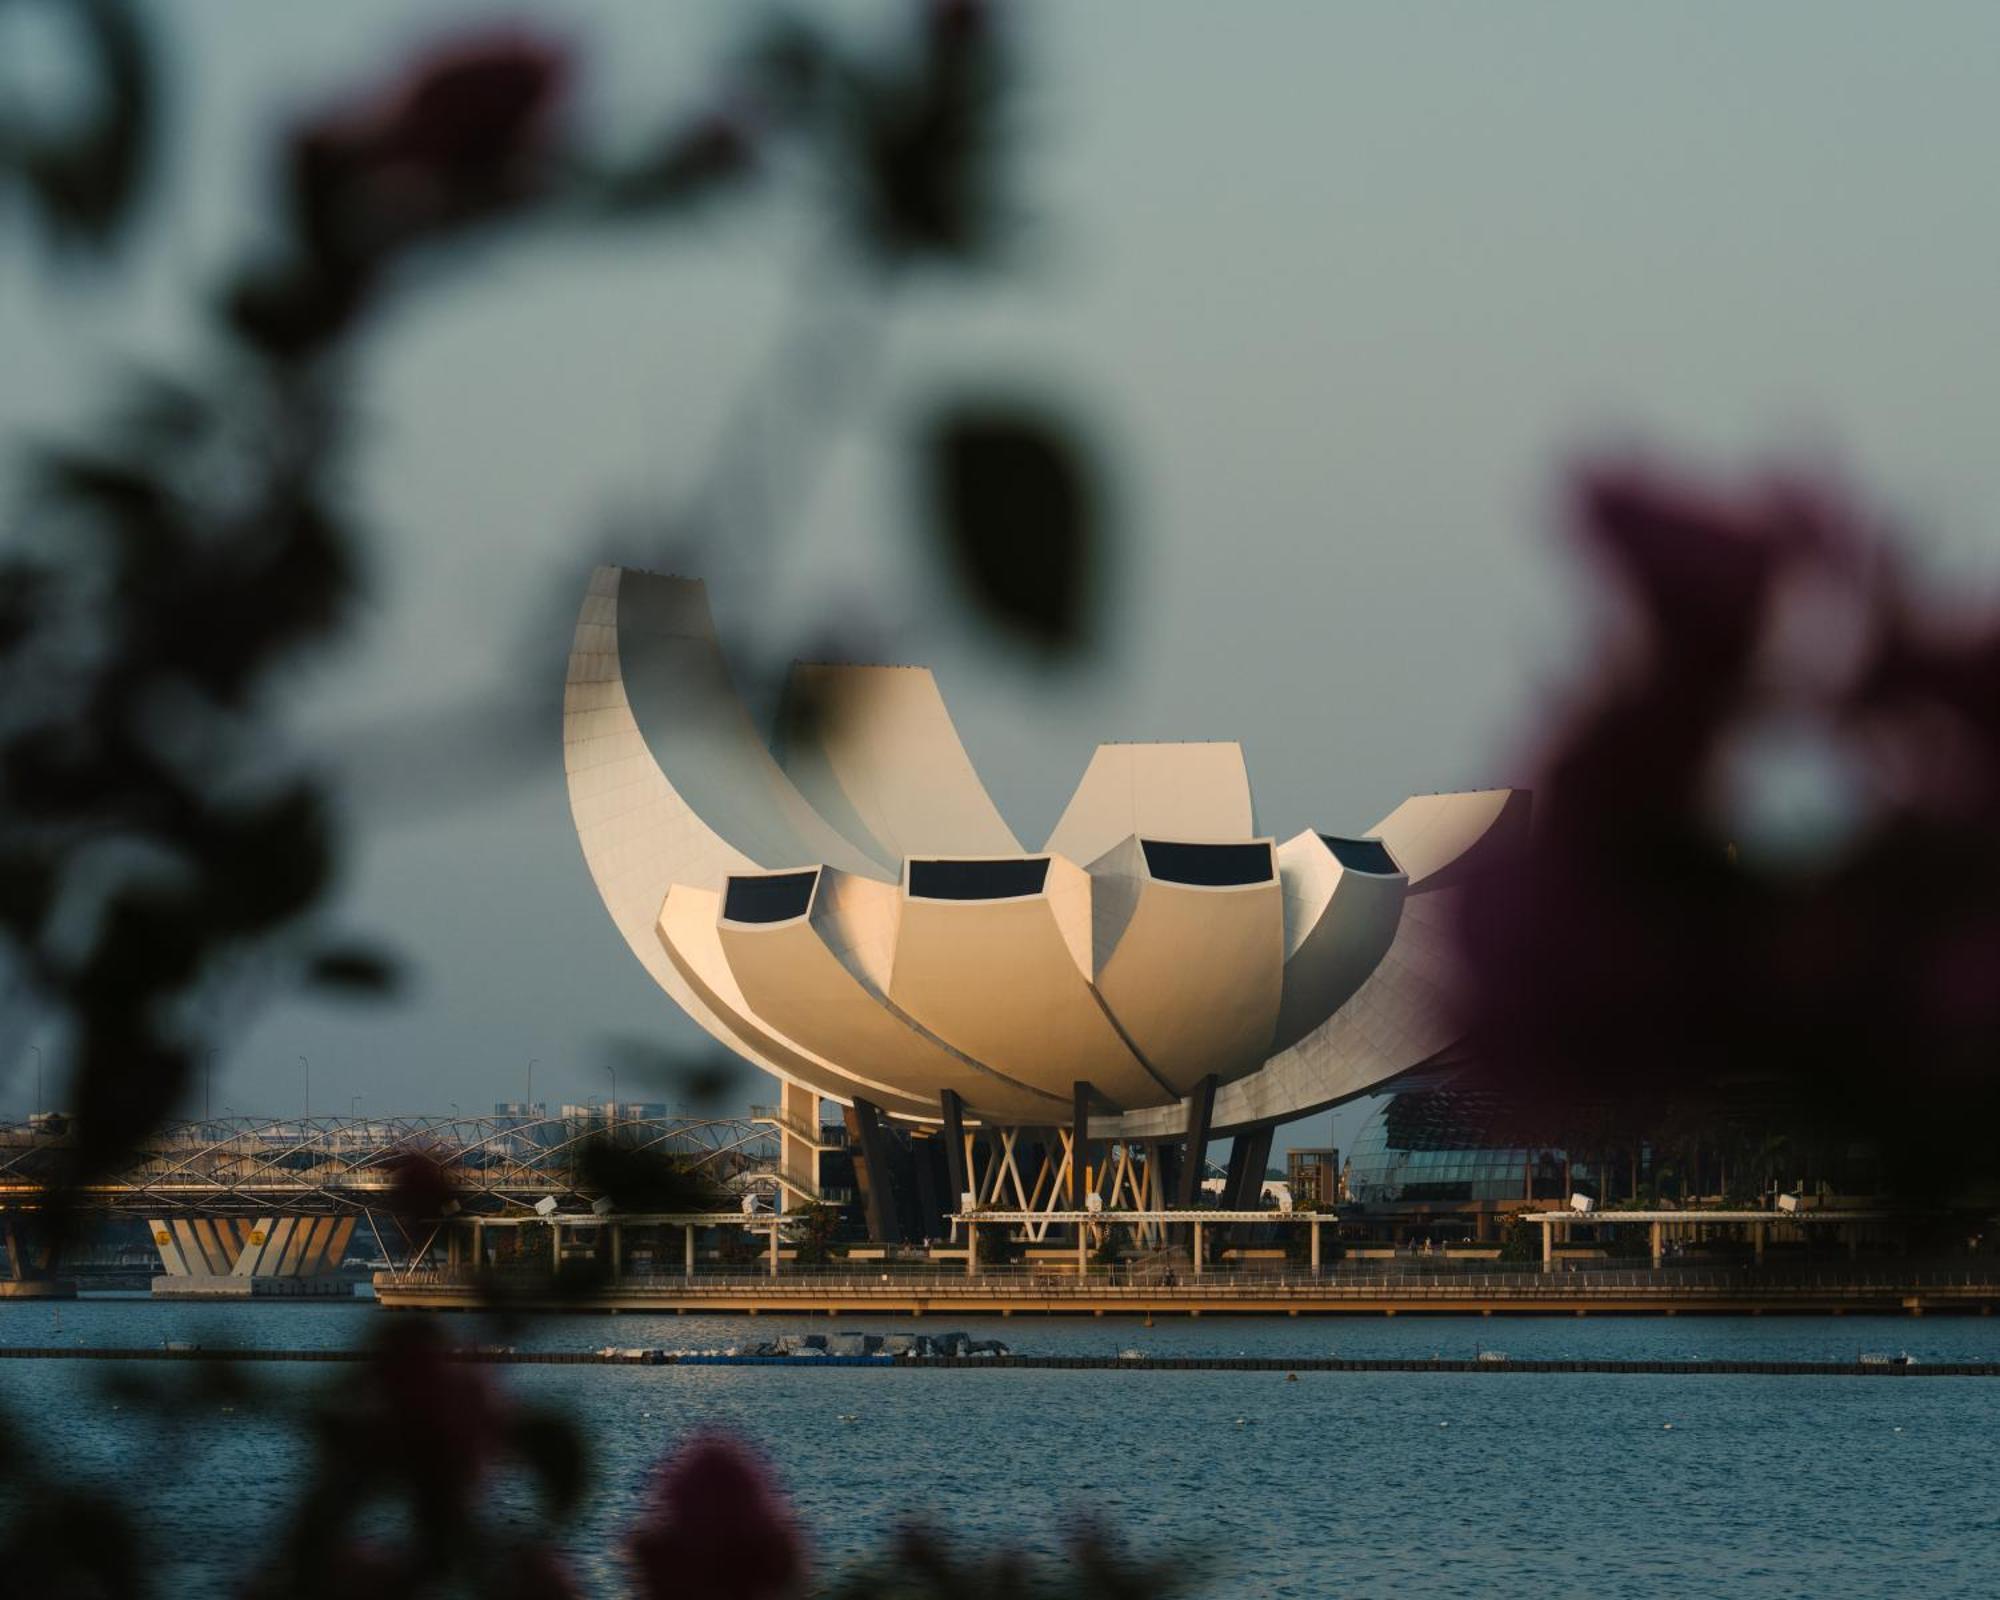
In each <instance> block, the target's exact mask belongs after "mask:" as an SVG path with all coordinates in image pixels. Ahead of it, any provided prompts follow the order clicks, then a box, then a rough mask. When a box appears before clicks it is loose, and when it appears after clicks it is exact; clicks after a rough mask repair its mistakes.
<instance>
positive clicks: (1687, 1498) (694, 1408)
mask: <svg viewBox="0 0 2000 1600" xmlns="http://www.w3.org/2000/svg"><path fill="white" fill-rule="evenodd" d="M383 1315H386V1313H382V1312H379V1311H376V1310H374V1309H372V1308H370V1307H368V1306H367V1305H365V1304H355V1305H352V1306H346V1305H341V1306H328V1305H299V1306H284V1305H265V1306H255V1307H208V1306H168V1305H154V1304H151V1303H149V1302H147V1301H144V1300H132V1301H118V1300H93V1301H80V1302H73V1303H70V1304H67V1305H63V1306H61V1307H60V1308H57V1307H54V1306H5V1307H0V1343H5V1344H16V1345H21V1344H28V1345H45V1344H54V1343H62V1344H75V1343H86V1344H93V1345H151V1344H157V1343H159V1342H160V1341H161V1340H164V1339H170V1338H171V1339H196V1340H199V1341H201V1342H202V1343H205V1344H215V1345H220V1344H232V1343H233V1344H237V1345H249V1344H255V1345H260V1346H266V1347H273V1346H283V1347H308V1346H344V1345H353V1344H358V1343H360V1342H361V1341H362V1340H363V1339H364V1338H365V1336H366V1333H367V1331H368V1327H369V1325H370V1319H371V1318H375V1317H379V1316H383ZM863 1326H865V1327H867V1328H868V1329H869V1330H870V1331H877V1332H889V1331H895V1330H897V1329H899V1328H903V1329H907V1328H911V1327H913V1326H914V1327H918V1328H919V1329H920V1330H925V1331H930V1332H933V1333H937V1332H942V1331H945V1329H946V1326H947V1325H946V1324H945V1323H944V1322H941V1321H936V1320H932V1321H929V1322H926V1323H923V1324H920V1325H913V1324H909V1323H898V1322H893V1321H883V1322H880V1323H876V1322H867V1323H864V1322H862V1321H860V1320H858V1319H848V1318H843V1319H841V1320H840V1321H839V1322H837V1323H836V1322H830V1321H827V1320H825V1319H819V1320H815V1321H812V1322H806V1321H803V1320H795V1319H782V1318H757V1319H755V1320H749V1319H733V1318H698V1317H650V1316H617V1317H604V1316H588V1317H585V1316H578V1317H548V1318H539V1319H535V1320H532V1321H530V1322H528V1323H526V1324H524V1325H521V1326H519V1327H517V1328H515V1329H513V1330H510V1331H509V1332H508V1333H507V1335H506V1338H507V1339H508V1340H509V1342H512V1343H514V1344H516V1345H519V1346H521V1347H523V1348H554V1349H594V1348H597V1347H599V1346H602V1345H605V1344H617V1345H662V1346H666V1347H668V1348H704V1347H715V1346H721V1345H727V1344H731V1343H735V1342H738V1341H741V1340H745V1339H759V1338H767V1337H770V1336H772V1335H774V1334H775V1333H778V1332H781V1331H787V1330H797V1331H824V1330H827V1329H830V1328H850V1327H863ZM950 1326H952V1327H960V1326H962V1327H964V1328H965V1329H966V1331H967V1332H970V1333H973V1334H975V1335H977V1336H981V1337H999V1338H1003V1339H1005V1340H1007V1341H1008V1342H1009V1343H1010V1344H1011V1345H1013V1347H1014V1348H1015V1349H1016V1350H1018V1351H1022V1352H1051V1353H1053V1352H1066V1351H1088V1352H1097V1353H1112V1352H1115V1351H1117V1350H1119V1349H1123V1348H1137V1349H1142V1350H1147V1351H1150V1352H1154V1353H1158V1354H1197V1353H1217V1354H1233V1353H1236V1352H1239V1351H1240V1352H1243V1353H1246V1354H1253V1355H1265V1354H1270V1355H1285V1354H1294V1355H1311V1354H1325V1353H1329V1352H1337V1353H1339V1354H1342V1355H1353V1356H1368V1355H1404V1356H1408V1355H1416V1356H1425V1355H1429V1354H1432V1353H1433V1352H1436V1353H1440V1354H1444V1355H1454V1356H1455V1355H1469V1354H1472V1353H1473V1352H1474V1351H1476V1350H1478V1349H1481V1348H1485V1349H1493V1348H1499V1349H1503V1350H1505V1351H1507V1352H1508V1353H1509V1354H1511V1355H1515V1356H1550V1357H1569V1356H1574V1357H1591V1356H1601V1357H1629V1358H1638V1359H1643V1358H1649V1357H1691V1356H1711V1357H1724V1358H1744V1359H1813V1358H1821V1359H1832V1358H1842V1359H1851V1358H1852V1357H1853V1356H1855V1355H1856V1354H1858V1353H1860V1352H1862V1351H1889V1352H1894V1351H1903V1350H1907V1351H1908V1352H1909V1353H1910V1354H1911V1355H1913V1356H1915V1357H1917V1358H1918V1359H1919V1360H1930V1361H1938V1360H1950V1359H1958V1360H2000V1320H1987V1319H1963V1320H1961V1319H1946V1318H1929V1319H1924V1320H1904V1319H1872V1318H1844V1319H1838V1320H1812V1321H1806V1320H1797V1321H1793V1320H1785V1319H1776V1318H1762V1319H1726V1320H1721V1319H1718V1320H1710V1319H1699V1318H1676V1319H1672V1320H1660V1319H1633V1320H1620V1319H1614V1318H1603V1319H1598V1318H1591V1319H1585V1320H1577V1319H1536V1320H1523V1321H1506V1320H1501V1319H1494V1320H1491V1321H1487V1320H1482V1319H1478V1318H1464V1319H1460V1318H1452V1319H1414V1318H1398V1319H1395V1320H1393V1321H1392V1320H1385V1319H1378V1320H1367V1321H1362V1320H1353V1321H1348V1320H1331V1319H1330V1320H1325V1321H1310V1320H1307V1319H1303V1318H1302V1319H1299V1320H1296V1321H1293V1320H1289V1319H1287V1320H1282V1321H1252V1320H1247V1319H1245V1320H1232V1319H1224V1318H1215V1319H1210V1318H1204V1319H1201V1320H1200V1321H1194V1322H1174V1323H1172V1324H1168V1323H1164V1322H1163V1323H1161V1324H1159V1325H1158V1326H1156V1327H1154V1328H1151V1329H1147V1328H1143V1327H1141V1326H1139V1325H1138V1324H1135V1323H1130V1322H1120V1321H1114V1320H1111V1319H1105V1320H1103V1321H1095V1320H1074V1321H1041V1320H1035V1319H1018V1320H1012V1321H1007V1322H999V1321H970V1322H965V1323H953V1324H950ZM463 1327H464V1330H465V1333H466V1336H467V1337H468V1338H473V1339H486V1338H490V1337H492V1335H491V1333H490V1331H489V1330H486V1329H483V1328H481V1327H479V1325H478V1324H476V1323H474V1322H472V1321H469V1320H468V1321H466V1322H464V1323H463ZM189 1373H190V1369H188V1368H185V1367H175V1366H168V1365H164V1364H153V1363H148V1364H138V1363H134V1364H130V1365H129V1366H128V1365H125V1364H119V1365H116V1366H108V1365H106V1364H102V1363H96V1362H56V1361H49V1362H40V1361H36V1362H19V1361H4V1362H0V1405H4V1406H5V1407H6V1408H7V1409H8V1411H9V1412H11V1413H12V1414H14V1415H15V1416H16V1417H17V1418H22V1419H24V1420H27V1421H29V1422H30V1423H31V1427H32V1433H33V1437H34V1438H35V1439H36V1441H37V1443H38V1444H39V1446H40V1447H41V1448H43V1449H45V1450H47V1451H49V1452H50V1453H51V1455H52V1457H54V1458H55V1459H60V1460H62V1461H63V1462H64V1463H65V1464H66V1465H67V1467H68V1469H69V1470H71V1471H72V1472H75V1473H78V1474H82V1475H87V1476H99V1475H101V1476H104V1477H107V1478H114V1479H116V1480H118V1481H119V1482H120V1483H121V1484H122V1485H123V1486H124V1487H126V1488H127V1489H132V1488H135V1487H143V1489H144V1491H145V1492H144V1494H143V1496H142V1498H141V1503H142V1505H143V1509H144V1514H145V1516H146V1518H147V1519H148V1522H149V1523H150V1525H151V1526H152V1527H153V1528H154V1530H155V1532H156V1535H157V1537H158V1540H159V1543H160V1545H161V1547H162V1548H163V1549H164V1550H167V1551H169V1552H170V1553H171V1557H172V1561H173V1565H172V1567H171V1569H170V1572H169V1581H168V1582H167V1583H166V1584H165V1586H164V1590H163V1592H165V1593H168V1594H172V1595H176V1596H178V1595H205V1594H211V1593H220V1592H224V1591H225V1590H226V1589H227V1587H228V1583H229V1578H230V1576H231V1574H233V1573H234V1572H235V1571H237V1570H238V1569H237V1566H236V1563H238V1562H239V1561H240V1560H241V1559H242V1557H243V1554H244V1553H245V1552H247V1551H254V1550H255V1549H257V1548H259V1545H260V1539H259V1537H258V1530H259V1529H261V1528H263V1527H265V1526H267V1525H269V1523H270V1522H271V1520H272V1519H273V1518H275V1517H277V1516H278V1515H280V1514H281V1512H282V1510H283V1509H284V1508H285V1507H286V1505H287V1504H288V1502H289V1498H290V1495H291V1493H292V1491H293V1488H294V1486H295V1483H296V1475H297V1473H298V1472H299V1470H300V1467H301V1463H302V1454H301V1449H300V1446H299V1443H298V1441H297V1439H296V1437H295V1436H294V1435H293V1434H292V1433H291V1432H290V1431H288V1430H287V1429H285V1428H284V1427H282V1426H279V1425H277V1424H275V1423H273V1422H271V1421H270V1420H268V1419H266V1418H264V1417H261V1416H259V1415H257V1414H255V1413H253V1412H249V1411H247V1410H246V1409H244V1408H239V1409H238V1410H235V1411H231V1412H223V1411H221V1410H220V1409H219V1408H215V1409H212V1410H211V1409H206V1408H203V1409H198V1410H197V1411H196V1413H195V1414H194V1415H193V1416H192V1417H191V1418H190V1419H189V1420H188V1421H187V1423H186V1424H185V1426H184V1428H183V1429H182V1431H181V1432H180V1434H179V1435H178V1436H177V1437H176V1439H175V1441H174V1444H173V1453H172V1455H171V1458H168V1457H165V1456H163V1455H162V1454H161V1453H160V1449H159V1445H160V1437H159V1435H158V1433H157V1431H156V1424H155V1423H154V1422H153V1421H152V1420H151V1418H150V1417H149V1416H148V1415H147V1414H146V1413H145V1412H144V1411H143V1410H140V1409H137V1408H135V1407H133V1406H132V1405H131V1404H130V1403H129V1401H128V1402H125V1403H122V1404H120V1405H119V1406H118V1409H115V1410H114V1409H113V1408H112V1407H113V1401H112V1400H111V1399H109V1398H108V1397H107V1395H106V1392H105V1386H106V1383H107V1380H109V1379H112V1378H114V1377H116V1376H121V1375H122V1376H126V1377H131V1376H138V1377H140V1378H143V1379H145V1380H147V1381H150V1382H154V1383H162V1384H173V1383H186V1382H187V1381H188V1378H189ZM255 1376H256V1378H257V1380H258V1381H259V1382H262V1383H265V1384H267V1385H270V1386H272V1387H273V1388H275V1389H277V1390H278V1391H280V1392H282V1393H285V1394H287V1395H291V1396H295V1397H299V1398H303V1397H305V1396H307V1395H309V1394H311V1393H313V1392H315V1391H316V1390H318V1389H320V1388H322V1387H323V1386H327V1385H338V1384H340V1383H341V1382H343V1381H347V1382H351V1381H352V1374H351V1373H347V1372H345V1370H344V1369H338V1368H333V1369H329V1368H320V1367H303V1366H301V1367H260V1368H257V1369H255ZM495 1376H496V1378H497V1379H498V1380H499V1381H501V1382H503V1383H505V1384H507V1385H508V1386H509V1387H510V1388H512V1389H513V1390H515V1391H516V1392H518V1393H520V1394H521V1395H522V1396H523V1397H526V1398H530V1399H533V1400H535V1401H537V1402H540V1403H543V1404H546V1405H550V1406H553V1407H558V1408H560V1409H562V1410H564V1411H565V1412H567V1413H569V1414H570V1415H571V1416H573V1417H574V1418H575V1419H576V1420H577V1421H578V1422H579V1423H581V1424H582V1425H583V1426H584V1427H585V1428H586V1429H587V1430H588V1431H589V1433H590V1434H591V1436H592V1438H593V1439H594V1441H595V1443H596V1447H597V1450H598V1478H597V1487H596V1491H595V1493H594V1494H593V1496H592V1498H591V1501H590V1505H589V1508H588V1511H587V1513H586V1515H585V1517H584V1518H583V1520H582V1521H581V1522H580V1523H579V1524H578V1526H577V1527H576V1529H575V1532H574V1538H573V1546H574V1549H575V1551H576V1554H577V1560H578V1565H579V1567H580V1568H581V1569H582V1570H583V1571H584V1572H585V1573H586V1574H587V1575H588V1577H589V1578H590V1579H591V1580H592V1582H593V1583H594V1585H595V1586H596V1592H600V1593H605V1594H616V1593H618V1592H620V1591H619V1585H618V1570H617V1563H616V1559H615V1555H614V1554H612V1552H614V1551H615V1547H616V1544H617V1541H618V1538H619V1536H620V1533H621V1531H622V1530H623V1528H624V1527H625V1526H626V1525H627V1523H628V1522H629V1520H630V1516H631V1513H632V1509H633V1507H634V1505H635V1503H636V1499H637V1496H638V1493H639V1490H640V1487H641V1485H642V1484H643V1481H644V1478H645V1474H646V1472H647V1469H648V1468H649V1467H650V1465H651V1464H652V1463H653V1462H654V1461H655V1460H657V1459H658V1457H659V1456H660V1454H661V1453H662V1452H663V1451H665V1450H667V1449H669V1448H671V1446H672V1445H673V1443H674V1441H675V1440H676V1439H677V1438H679V1437H680V1436H681V1435H682V1434H683V1433H684V1432H685V1431H686V1430H687V1429H689V1428H691V1427H696V1426H703V1425H714V1426H724V1427H728V1428H730V1429H732V1430H734V1431H736V1432H738V1433H740V1434H743V1435H745V1436H747V1437H749V1438H750V1439H752V1440H754V1441H755V1442H756V1443H757V1444H758V1445H759V1446H760V1447H761V1448H762V1449H763V1450H764V1451H765V1452H766V1453H767V1454H768V1455H769V1457H770V1458H771V1460H772V1462H773V1463H774V1466H775V1468H776V1470H777V1472H778V1474H779V1476H780V1477H781V1478H782V1480H783V1481H784V1483H785V1486H786V1488H787V1490H788V1491H789V1493H790V1494H791V1496H792V1498H793V1500H794V1501H795V1503H796V1504H797V1506H798V1508H799V1511H800V1515H801V1517H802V1518H803V1520H804V1522H805V1524H806V1526H807V1528H808V1529H809V1530H810V1533H811V1536H812V1538H813V1540H814V1543H815V1548H816V1551H817V1553H818V1557H819V1560H820V1563H821V1564H822V1565H823V1566H824V1565H838V1564H840V1563H841V1562H843V1561H845V1560H848V1559H851V1558H852V1557H854V1556H855V1555H857V1554H859V1553H860V1552H862V1551H863V1550H865V1549H867V1548H868V1547H869V1545H870V1543H871V1542H872V1541H873V1540H874V1539H875V1538H876V1537H877V1536H878V1535H879V1534H880V1533H881V1532H882V1531H884V1530H885V1529H887V1528H888V1527H890V1526H892V1525H893V1524H894V1523H896V1522H897V1521H898V1520H901V1519H905V1518H910V1517H919V1518H924V1519H928V1520H930V1521H933V1522H935V1523H937V1524H939V1525H940V1526H942V1527H944V1528H947V1529H949V1530H950V1531H951V1532H952V1534H953V1536H954V1537H955V1538H956V1539H957V1540H959V1541H960V1542H961V1543H963V1544H965V1545H967V1546H972V1547H977V1546H982V1545H987V1544H995V1543H1000V1542H1003V1541H1004V1542H1008V1543H1013V1544H1025V1545H1028V1546H1031V1547H1037V1548H1045V1549H1055V1548H1057V1547H1058V1546H1059V1544H1060V1534H1061V1530H1062V1528H1063V1527H1064V1526H1065V1524H1066V1523H1067V1521H1068V1520H1069V1519H1071V1518H1073V1517H1074V1516H1076V1515H1077V1514H1078V1513H1080V1512H1089V1513H1092V1514H1095V1515H1096V1516H1098V1517H1100V1518H1101V1519H1103V1520H1104V1521H1106V1522H1108V1523H1110V1524H1111V1525H1113V1526H1114V1527H1116V1528H1119V1529H1121V1530H1123V1532H1124V1534H1125V1535H1126V1537H1127V1538H1128V1540H1129V1541H1130V1542H1132V1543H1133V1544H1134V1545H1136V1546H1138V1547H1140V1548H1143V1549H1146V1550H1148V1551H1158V1550H1161V1549H1164V1548H1168V1547H1185V1546H1199V1547H1202V1548H1203V1549H1205V1550H1207V1551H1208V1552H1209V1554H1210V1557H1211V1559H1212V1560H1213V1561H1214V1563H1215V1566H1216V1570H1215V1572H1214V1576H1213V1579H1212V1581H1211V1582H1210V1584H1209V1585H1208V1587H1207V1589H1206V1590H1204V1591H1203V1592H1204V1593H1214V1594H1217V1595H1228V1596H1237V1595H1275V1596H1324V1595H1348V1596H1376V1595H1398V1596H1402V1595H1409V1594H1425V1595H1481V1596H1486V1595H1492V1596H1535V1597H1546V1596H1550V1595H1569V1594H1577V1595H1584V1594H1588V1595H1591V1596H1594V1597H1599V1600H1602V1597H1606V1596H1641V1595H1645V1596H1651V1595H1658V1594H1673V1595H1718V1596H1721V1595H1727V1596H1732V1597H1736V1600H1762V1597H1766V1596H1781V1595H1782V1596H1793V1595H1843V1596H1873V1595H1881V1596H1889V1595H1896V1596H1904V1595H1968V1596H1970V1595H1991V1594H1993V1593H1995V1592H2000V1578H1996V1572H2000V1466H1996V1465H1995V1464H1994V1450H1993V1444H1994V1440H1995V1439H1996V1437H2000V1380H1994V1379H1917V1380H1902V1379H1893V1378H1885V1379H1872V1378H1871V1379H1854V1378H1755V1377H1686V1378H1678V1377H1652V1376H1645V1377H1639V1376H1634V1377H1619V1376H1598V1375H1549V1376H1539V1375H1527V1374H1511V1375H1497V1374H1470V1375H1452V1374H1435V1375H1434V1374H1427V1373H1379V1374H1378V1373H1367V1374H1355V1373H1302V1374H1300V1377H1299V1381H1298V1382H1296V1383H1287V1382H1286V1381H1285V1379H1284V1375H1283V1374H1282V1373H1225V1372H1102V1371H1090V1372H1039V1371H994V1372H979V1371H945V1372H922V1371H887V1372H883V1371H871V1370H866V1369H853V1368H839V1369H826V1370H797V1369H787V1368H777V1369H774V1368H715V1367H708V1368H673V1367H652V1368H603V1367H582V1368H536V1367H523V1368H513V1369H504V1370H501V1371H498V1372H497V1373H496V1374H495ZM849 1419H852V1420H849ZM1669 1424H1671V1426H1668V1425H1669ZM168 1459H171V1461H172V1466H171V1468H170V1469H167V1468H165V1467H164V1465H163V1463H164V1462H165V1461H166V1460H168Z"/></svg>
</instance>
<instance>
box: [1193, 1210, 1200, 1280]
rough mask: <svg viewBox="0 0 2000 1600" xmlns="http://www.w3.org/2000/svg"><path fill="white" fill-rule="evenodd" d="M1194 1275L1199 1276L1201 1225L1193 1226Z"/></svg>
mask: <svg viewBox="0 0 2000 1600" xmlns="http://www.w3.org/2000/svg"><path fill="white" fill-rule="evenodd" d="M1194 1275H1195V1276H1196V1277H1197V1278H1199V1277H1200V1276H1201V1224H1200V1223H1199V1222H1197V1223H1196V1224H1195V1225H1194Z"/></svg>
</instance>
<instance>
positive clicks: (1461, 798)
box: [1368, 789, 1529, 893]
mask: <svg viewBox="0 0 2000 1600" xmlns="http://www.w3.org/2000/svg"><path fill="white" fill-rule="evenodd" d="M1528 806H1529V796H1528V792H1527V790H1525V789H1473V790H1468V791H1466V792H1465V793H1463V794H1416V795H1411V796H1410V798H1409V799H1407V800H1405V801H1404V802H1403V803H1402V804H1401V805H1399V806H1398V807H1396V809H1395V810H1394V811H1392V812H1390V813H1389V814H1388V815H1387V816H1386V817H1384V818H1383V819H1382V820H1381V821H1380V822H1378V823H1376V824H1375V826H1374V827H1372V828H1370V829H1369V830H1368V832H1369V833H1370V834H1371V835H1372V836H1373V837H1375V838H1377V839H1380V840H1381V841H1382V842H1383V843H1384V844H1385V845H1387V846H1388V847H1389V853H1390V854H1391V855H1393V856H1394V857H1395V858H1396V864H1397V865H1398V866H1400V867H1401V868H1402V869H1403V871H1404V872H1405V873H1407V874H1408V875H1409V879H1410V890H1411V892H1412V893H1416V892H1419V891H1421V890H1423V889H1426V888H1433V889H1435V888H1445V887H1448V886H1449V885H1451V884H1454V883H1459V882H1462V881H1463V880H1464V879H1465V878H1466V877H1467V876H1469V875H1470V874H1471V873H1474V872H1477V871H1478V870H1479V868H1480V865H1481V863H1482V862H1483V860H1484V859H1485V856H1486V854H1487V852H1488V851H1490V850H1494V849H1505V848H1507V847H1509V846H1510V845H1512V844H1514V843H1516V842H1518V840H1519V839H1520V837H1521V832H1520V830H1522V829H1524V828H1526V826H1527V824H1528Z"/></svg>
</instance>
